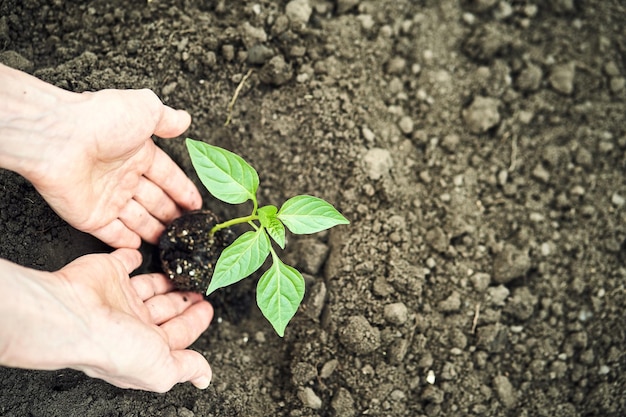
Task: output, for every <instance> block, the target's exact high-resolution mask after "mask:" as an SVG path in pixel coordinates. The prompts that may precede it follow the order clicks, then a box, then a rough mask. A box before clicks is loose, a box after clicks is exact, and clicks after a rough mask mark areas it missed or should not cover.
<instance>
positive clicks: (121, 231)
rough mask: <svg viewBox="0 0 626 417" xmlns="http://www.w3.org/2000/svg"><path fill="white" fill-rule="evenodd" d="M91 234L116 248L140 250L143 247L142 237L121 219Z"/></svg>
mask: <svg viewBox="0 0 626 417" xmlns="http://www.w3.org/2000/svg"><path fill="white" fill-rule="evenodd" d="M91 234H92V235H93V236H94V237H96V238H98V239H100V240H101V241H103V242H104V243H106V244H107V245H109V246H112V247H114V248H132V249H138V248H139V246H141V237H140V236H139V235H138V234H137V233H135V232H133V231H132V230H130V229H129V228H128V227H126V225H125V224H124V223H122V221H121V220H119V219H115V220H113V221H112V222H111V223H109V224H107V225H106V226H103V227H101V228H99V229H96V230H94V231H93V232H91Z"/></svg>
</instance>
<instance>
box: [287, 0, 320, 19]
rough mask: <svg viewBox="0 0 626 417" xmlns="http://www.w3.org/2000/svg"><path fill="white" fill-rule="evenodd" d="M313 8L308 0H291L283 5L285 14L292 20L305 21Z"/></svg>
mask: <svg viewBox="0 0 626 417" xmlns="http://www.w3.org/2000/svg"><path fill="white" fill-rule="evenodd" d="M312 13H313V8H312V7H311V5H310V4H309V0H292V1H290V2H289V3H287V6H286V7H285V14H286V15H287V17H288V18H289V20H291V21H292V22H296V23H303V24H305V23H307V22H308V21H309V19H310V18H311V14H312Z"/></svg>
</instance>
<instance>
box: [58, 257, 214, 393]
mask: <svg viewBox="0 0 626 417" xmlns="http://www.w3.org/2000/svg"><path fill="white" fill-rule="evenodd" d="M140 263H141V255H140V254H139V252H137V251H135V250H131V249H119V250H117V251H115V252H113V253H112V254H97V255H87V256H83V257H81V258H78V259H77V260H75V261H74V262H72V263H70V264H69V265H67V266H66V267H64V268H63V269H61V270H59V271H57V272H55V273H54V274H55V275H56V276H57V277H58V278H60V280H59V282H61V283H63V284H64V285H65V287H66V288H65V290H66V291H64V292H63V295H62V296H61V300H62V301H63V302H64V303H65V305H66V308H67V309H68V310H70V311H72V312H75V313H76V314H77V315H79V316H82V320H84V321H85V322H86V323H87V326H88V329H89V336H88V339H89V341H88V346H89V350H90V352H92V354H93V355H92V356H90V358H89V359H87V360H85V361H84V362H86V363H79V364H76V365H74V366H72V367H74V368H76V369H80V370H82V371H83V372H85V373H86V374H87V375H89V376H92V377H96V378H100V379H103V380H105V381H107V382H109V383H111V384H113V385H116V386H118V387H122V388H134V389H142V390H148V391H156V392H165V391H167V390H169V389H170V388H171V387H172V386H173V385H174V384H176V383H179V382H185V381H191V382H192V383H193V384H194V385H195V386H197V387H198V388H206V387H207V386H208V385H209V382H210V380H211V368H210V367H209V364H208V363H207V361H206V360H205V359H204V357H203V356H202V355H201V354H200V353H198V352H196V351H193V350H189V349H186V348H187V347H188V346H189V345H190V344H191V343H193V341H195V340H196V339H197V338H198V336H199V335H200V334H201V333H202V332H203V331H204V330H206V329H207V327H208V326H209V323H210V321H211V319H212V317H213V309H212V307H211V305H210V304H209V303H208V302H206V301H204V299H203V297H202V295H200V294H197V293H191V292H175V291H172V290H173V287H172V283H171V281H170V280H168V279H167V278H166V277H165V276H164V275H162V274H146V275H138V276H135V277H133V278H131V279H130V280H129V279H128V274H129V272H131V271H132V270H133V269H134V268H136V267H137V266H138V265H139V264H140ZM65 294H69V295H70V296H69V297H66V295H65ZM48 337H50V333H49V332H48ZM58 337H63V334H60V335H58ZM48 345H52V346H54V345H55V343H54V340H52V341H48ZM74 357H77V358H78V357H81V354H80V353H76V354H75V355H74Z"/></svg>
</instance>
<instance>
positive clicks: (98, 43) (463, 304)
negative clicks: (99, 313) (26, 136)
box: [0, 0, 626, 417]
mask: <svg viewBox="0 0 626 417" xmlns="http://www.w3.org/2000/svg"><path fill="white" fill-rule="evenodd" d="M625 22H626V10H625V6H624V3H623V2H622V1H620V0H605V1H591V0H552V1H541V0H508V1H497V0H473V1H458V0H455V1H452V0H442V1H432V0H422V1H418V0H413V1H409V0H379V1H374V0H371V1H370V0H337V2H336V3H335V2H333V1H324V0H310V1H306V0H304V1H301V0H296V1H289V2H288V1H278V0H277V1H269V0H259V1H252V2H246V1H237V0H233V1H225V0H221V1H211V2H208V1H199V0H198V1H195V0H152V1H148V2H122V1H115V0H114V1H110V0H109V1H86V2H84V1H48V2H44V1H40V0H26V1H17V0H5V1H1V2H0V50H1V52H0V59H1V60H2V62H5V63H8V64H9V65H12V66H15V67H17V68H21V69H23V70H25V71H27V72H29V73H32V74H34V75H36V76H37V77H39V78H41V79H43V80H45V81H48V82H50V83H52V84H55V85H57V86H60V87H63V88H65V89H69V90H72V91H76V92H80V91H92V90H99V89H104V88H150V89H152V90H154V91H155V92H156V93H157V94H158V95H159V96H160V97H161V99H162V100H163V101H164V102H165V103H167V104H169V105H171V106H173V107H177V108H183V109H186V110H187V111H189V112H190V113H191V115H192V117H193V123H192V125H191V127H190V129H189V131H188V132H187V136H189V137H192V138H195V139H201V140H204V141H206V142H208V143H211V144H214V145H217V146H222V147H225V148H227V149H230V150H232V151H234V152H236V153H238V154H240V155H241V156H242V157H243V158H244V159H246V160H247V161H248V162H249V163H250V164H251V165H252V166H254V167H255V168H256V169H257V171H258V172H259V175H260V179H261V193H260V195H259V200H260V203H261V204H264V205H265V204H273V205H277V206H279V205H280V204H281V203H282V202H283V201H285V200H286V199H287V198H289V197H292V196H294V195H297V194H311V195H315V196H318V197H320V198H324V199H325V200H327V201H329V202H331V203H332V204H334V205H335V206H336V207H337V208H338V209H339V210H340V211H341V212H342V213H343V214H344V215H345V216H346V217H347V218H348V219H349V220H350V221H351V224H350V225H346V226H339V227H336V228H334V229H333V230H332V231H330V232H326V233H322V234H318V235H312V236H306V237H302V236H289V244H288V246H287V250H286V251H285V252H284V253H282V254H281V257H282V258H283V260H284V261H285V262H287V263H290V264H292V265H294V266H296V267H298V268H299V269H300V270H301V271H303V272H304V273H305V277H306V280H307V283H308V296H307V298H306V299H305V302H304V304H303V306H302V307H301V309H300V311H299V312H298V313H297V314H296V316H295V318H294V319H293V320H292V322H291V323H290V324H289V326H288V328H287V331H286V334H285V337H284V338H279V337H278V336H276V334H274V332H273V330H272V328H271V326H270V325H269V323H267V322H266V321H265V319H264V318H263V317H262V316H261V314H260V313H259V310H258V307H257V306H256V305H255V302H254V288H255V279H257V278H258V276H255V277H253V278H252V279H249V280H244V281H242V282H240V283H238V284H237V285H235V286H233V290H232V291H230V292H229V291H221V290H220V291H217V294H216V297H221V298H220V299H216V301H215V305H216V317H215V319H214V322H213V324H212V325H211V327H210V328H209V330H208V331H207V332H205V333H204V334H203V335H202V336H201V337H200V338H199V340H198V341H197V342H196V343H195V344H194V345H193V348H194V349H196V350H198V351H199V352H201V353H202V354H204V355H205V356H206V358H207V359H208V360H209V362H210V363H211V364H212V367H213V370H214V380H213V383H212V385H211V387H210V388H209V389H207V390H205V391H199V390H196V389H194V388H193V387H192V386H191V385H190V384H180V385H177V386H176V387H174V388H173V389H172V390H171V391H170V392H168V393H166V394H153V393H146V392H138V391H130V390H122V389H118V388H116V387H113V386H110V385H108V384H106V383H104V382H102V381H99V380H93V379H89V378H87V377H86V376H84V375H83V374H82V373H80V372H75V371H69V370H62V371H55V372H41V371H27V370H16V369H9V368H2V369H0V415H2V416H180V417H182V416H184V417H189V416H293V417H298V416H340V417H347V416H361V415H371V416H468V415H470V416H471V415H475V416H621V415H624V414H626V395H625V393H626V376H625V374H624V371H625V370H626V354H625V353H624V346H625V345H626V318H625V317H624V314H625V313H624V312H625V310H626V290H625V286H624V285H625V280H626V265H625V261H626V222H625V220H626V207H625V201H626V179H625V175H626V157H625V152H626V125H625V123H624V116H625V115H626V102H625V97H626V87H625V86H624V84H625V77H626V25H625V24H624V23H625ZM251 69H252V70H253V71H252V72H251V73H250V76H249V77H247V78H246V75H247V74H248V73H249V71H250V70H251ZM242 81H244V82H242ZM238 87H240V88H239V90H237V89H238ZM236 91H239V93H238V94H237V93H236ZM235 96H236V101H234V104H233V105H232V106H230V104H231V100H232V99H233V97H235ZM229 109H232V114H230V116H231V117H230V123H229V124H228V125H226V126H225V121H226V120H227V119H228V117H229ZM157 143H158V144H159V145H160V146H161V147H162V148H163V149H164V150H165V151H166V152H167V153H168V154H170V155H171V157H172V158H173V159H174V160H175V161H176V162H177V163H178V164H180V166H181V167H182V168H183V169H184V170H185V171H186V172H187V173H188V174H189V175H190V176H191V177H192V178H193V179H194V180H195V181H197V178H196V177H195V174H194V173H193V170H192V167H191V163H190V161H189V159H188V157H187V155H186V151H185V148H184V143H183V141H182V140H167V141H166V140H159V139H157ZM0 183H1V184H2V186H1V187H0V192H1V193H2V198H0V217H1V222H0V231H1V236H2V242H1V243H0V255H1V256H2V257H4V258H8V259H10V260H12V261H14V262H17V263H20V264H22V265H27V266H30V267H34V268H41V269H48V270H50V269H56V268H59V267H61V266H62V265H64V264H66V263H67V262H69V261H71V260H72V259H74V258H76V257H78V256H80V255H82V254H85V253H88V252H97V251H107V250H109V248H107V247H106V246H104V245H102V244H101V243H99V242H98V241H96V240H95V239H93V238H91V237H89V236H87V235H85V234H82V233H79V232H77V231H75V230H73V229H71V228H70V227H68V226H67V225H66V224H65V223H64V222H63V221H62V220H60V219H59V218H58V217H57V216H56V215H55V214H54V213H53V211H52V210H51V209H49V208H48V207H47V206H46V204H45V203H44V201H43V200H42V199H41V198H40V197H39V196H38V194H37V193H36V192H35V191H34V189H33V187H32V186H31V185H30V184H29V183H28V182H26V181H25V180H23V179H22V178H20V177H19V176H17V175H15V174H13V173H11V172H6V171H3V172H1V174H0ZM197 184H198V186H199V187H201V184H200V182H199V181H198V182H197ZM205 207H207V208H210V209H211V210H213V211H215V212H216V213H218V214H219V215H220V216H222V215H223V216H224V217H230V216H233V215H242V214H246V213H245V212H246V211H248V210H249V207H243V206H242V207H228V206H226V205H223V204H222V203H219V202H217V201H215V200H213V199H211V198H210V197H209V196H208V195H206V199H205ZM143 251H144V253H145V258H146V259H145V262H144V266H143V267H142V270H151V269H152V268H157V269H152V270H158V261H155V257H154V253H155V249H154V248H151V247H150V246H145V247H144V248H143Z"/></svg>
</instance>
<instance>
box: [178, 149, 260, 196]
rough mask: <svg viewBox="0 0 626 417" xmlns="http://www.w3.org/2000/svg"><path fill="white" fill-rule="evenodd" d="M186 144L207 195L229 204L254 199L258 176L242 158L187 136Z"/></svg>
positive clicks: (257, 186)
mask: <svg viewBox="0 0 626 417" xmlns="http://www.w3.org/2000/svg"><path fill="white" fill-rule="evenodd" d="M186 144H187V150H188V151H189V156H190V158H191V163H192V164H193V167H194V168H195V170H196V173H197V174H198V177H199V178H200V181H202V184H204V186H205V187H206V189H207V190H209V192H210V193H211V194H213V195H214V196H215V197H216V198H218V199H220V200H222V201H224V202H226V203H229V204H240V203H245V202H246V201H248V200H252V201H256V191H257V189H258V188H259V175H258V174H257V172H256V171H255V169H254V168H252V167H251V166H250V165H249V164H248V163H247V162H246V161H244V160H243V158H241V157H240V156H239V155H236V154H234V153H232V152H230V151H227V150H226V149H222V148H219V147H217V146H212V145H209V144H207V143H204V142H200V141H197V140H193V139H189V138H187V140H186Z"/></svg>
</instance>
